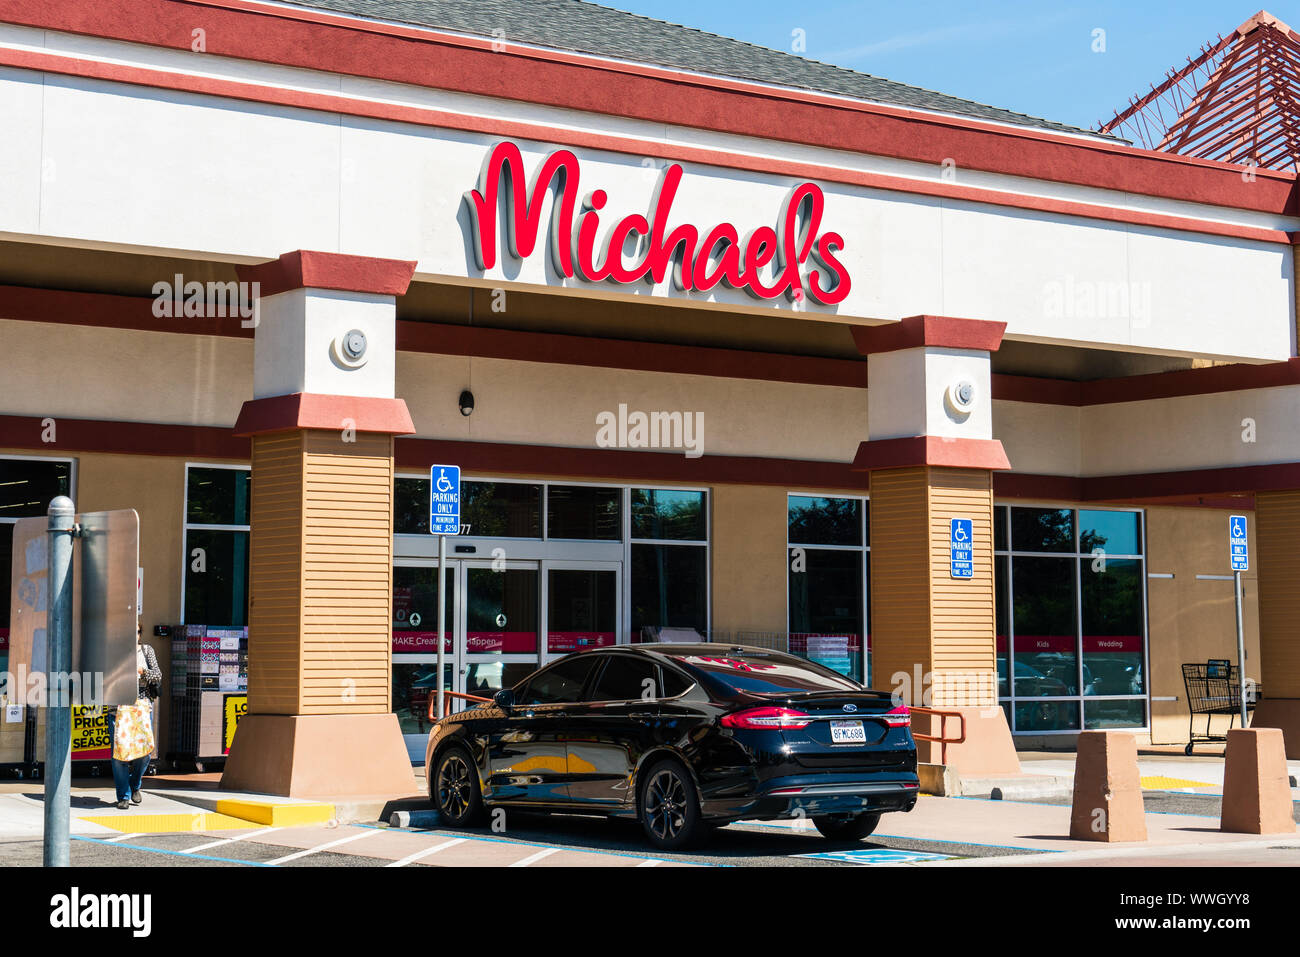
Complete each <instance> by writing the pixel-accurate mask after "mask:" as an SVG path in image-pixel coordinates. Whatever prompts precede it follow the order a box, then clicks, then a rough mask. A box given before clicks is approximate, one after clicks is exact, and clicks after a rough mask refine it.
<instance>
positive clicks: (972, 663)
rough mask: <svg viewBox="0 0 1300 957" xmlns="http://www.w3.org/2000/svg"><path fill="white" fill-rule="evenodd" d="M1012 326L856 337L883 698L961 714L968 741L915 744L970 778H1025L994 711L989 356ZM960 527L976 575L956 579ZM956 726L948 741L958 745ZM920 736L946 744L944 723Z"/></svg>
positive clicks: (861, 332) (1001, 717)
mask: <svg viewBox="0 0 1300 957" xmlns="http://www.w3.org/2000/svg"><path fill="white" fill-rule="evenodd" d="M1004 329H1005V324H1003V323H995V322H984V321H979V320H972V319H952V318H942V317H934V316H914V317H911V318H909V319H904V320H902V321H901V322H898V323H892V324H890V325H887V326H872V327H858V328H857V329H855V330H854V335H855V339H856V340H857V344H858V348H859V350H860V351H861V352H862V353H863V354H865V355H866V356H867V357H868V360H867V362H868V369H867V383H868V391H867V401H868V403H869V411H868V428H869V430H870V438H869V440H868V441H866V442H863V443H862V444H861V445H860V446H859V448H858V454H857V457H856V458H855V460H854V468H856V469H861V470H866V471H869V472H870V473H871V484H870V488H871V643H872V669H873V674H874V675H875V684H876V687H878V688H881V689H886V688H887V689H889V690H892V691H896V692H898V693H900V695H901V696H902V697H903V698H904V700H905V701H906V702H907V703H909V704H911V705H923V706H926V707H930V708H936V709H941V710H945V711H956V712H959V713H960V714H961V715H962V716H963V717H964V719H965V727H966V740H965V742H963V743H961V744H950V745H948V746H947V747H946V748H944V747H943V746H941V745H940V744H939V743H937V742H934V743H931V742H922V741H918V742H917V748H918V759H919V760H920V761H921V763H924V764H945V765H946V766H947V767H950V768H953V769H954V770H956V771H958V772H959V773H962V774H965V775H968V776H980V775H1000V774H1016V773H1019V771H1020V762H1019V759H1018V758H1017V757H1016V753H1015V746H1014V744H1013V743H1012V739H1011V732H1010V728H1009V727H1008V725H1007V721H1006V716H1005V714H1004V713H1003V711H1002V708H1001V707H1000V706H999V705H998V701H997V672H996V657H995V655H996V651H995V613H994V587H993V564H994V563H993V470H995V469H1005V468H1009V467H1010V466H1009V463H1008V462H1007V458H1006V453H1005V452H1004V451H1003V449H1002V443H1001V442H998V441H997V440H995V439H993V438H992V437H991V434H992V400H991V394H990V381H991V379H990V373H989V354H990V353H991V352H992V351H993V350H995V349H997V347H998V345H999V343H1000V342H1001V338H1002V332H1003V330H1004ZM954 519H961V520H969V521H970V523H971V570H970V575H969V576H968V577H966V576H961V577H954V575H953V573H952V554H951V535H952V521H953V520H954ZM959 727H960V724H959V722H958V721H956V720H954V719H951V718H950V719H948V721H947V722H946V733H947V735H948V736H949V737H956V736H957V730H958V728H959ZM913 728H914V730H916V731H919V732H921V733H930V734H933V735H935V736H939V735H940V730H941V725H940V720H939V719H938V718H937V717H935V718H930V717H928V716H923V715H918V716H916V718H914V720H913Z"/></svg>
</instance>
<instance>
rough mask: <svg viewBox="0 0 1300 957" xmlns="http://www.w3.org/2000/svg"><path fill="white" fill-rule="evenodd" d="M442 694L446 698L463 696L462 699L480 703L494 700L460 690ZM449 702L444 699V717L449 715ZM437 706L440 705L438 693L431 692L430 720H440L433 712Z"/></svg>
mask: <svg viewBox="0 0 1300 957" xmlns="http://www.w3.org/2000/svg"><path fill="white" fill-rule="evenodd" d="M442 694H443V698H445V699H450V698H461V699H462V700H465V701H475V702H477V703H479V704H486V703H487V702H489V701H491V700H492V699H491V698H482V697H480V696H478V695H476V694H461V692H459V691H443V693H442ZM448 703H449V702H448V701H444V702H443V706H442V707H443V715H442V716H443V717H444V718H445V717H447V704H448ZM437 707H438V695H437V694H436V693H435V694H430V695H429V711H428V714H429V720H430V721H437V720H439V719H438V718H437V717H435V716H434V713H433V712H434V711H435V710H436V709H437Z"/></svg>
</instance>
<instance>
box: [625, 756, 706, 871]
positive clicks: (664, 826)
mask: <svg viewBox="0 0 1300 957" xmlns="http://www.w3.org/2000/svg"><path fill="white" fill-rule="evenodd" d="M643 781H644V783H643V784H642V785H641V802H640V803H641V807H640V816H641V826H642V828H644V830H645V834H646V837H647V838H649V840H650V843H651V844H653V845H654V846H655V847H658V848H662V849H663V850H666V851H675V850H680V849H682V848H685V847H689V846H691V845H692V844H694V843H696V841H697V840H699V838H700V837H701V836H702V834H703V831H704V823H703V821H702V820H701V818H700V805H699V801H698V799H697V798H696V796H695V786H694V783H693V782H692V781H691V777H690V774H689V772H688V771H687V770H686V768H684V767H683V766H682V765H681V764H680V763H679V762H678V761H676V760H674V759H672V758H669V759H666V760H663V761H660V762H659V763H658V764H656V765H654V766H653V767H651V768H649V769H648V770H647V771H646V776H645V778H644V779H643Z"/></svg>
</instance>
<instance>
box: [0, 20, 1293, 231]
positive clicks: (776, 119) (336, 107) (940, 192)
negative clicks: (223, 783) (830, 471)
mask: <svg viewBox="0 0 1300 957" xmlns="http://www.w3.org/2000/svg"><path fill="white" fill-rule="evenodd" d="M64 2H70V0H64ZM140 2H143V0H140ZM15 22H17V21H15ZM235 29H238V28H235ZM188 30H189V28H188V27H187V28H186V33H185V38H186V39H185V41H184V43H183V44H181V45H182V46H185V47H188V45H189V42H190V40H189V32H188ZM73 32H86V31H84V30H83V31H76V30H74V31H73ZM96 35H101V34H96ZM102 35H109V34H102ZM113 36H116V35H115V34H114V35H113ZM120 38H121V39H127V40H136V41H137V42H149V41H148V40H139V39H138V38H134V37H120ZM155 45H160V46H168V47H174V46H176V45H177V44H175V43H157V44H155ZM406 52H407V53H408V54H409V53H410V51H406ZM486 55H487V56H490V57H492V58H493V61H494V62H493V63H492V64H490V65H485V66H484V69H487V70H489V71H490V72H497V71H499V70H500V68H501V65H502V62H503V61H508V60H509V59H510V57H509V56H508V55H506V54H502V53H488V54H486ZM516 56H517V57H519V56H522V53H520V52H519V51H516ZM247 58H248V59H262V58H259V57H256V56H249V57H247ZM270 62H282V61H279V60H271V61H270ZM376 62H377V61H376ZM0 65H6V66H13V67H18V68H24V69H32V70H44V71H47V72H52V73H61V74H67V75H72V76H82V77H94V78H98V79H105V80H111V81H115V82H123V83H134V84H138V85H143V86H153V87H158V88H162V89H169V90H185V91H189V92H195V93H202V94H207V95H213V96H224V97H229V98H233V99H241V100H247V101H251V102H258V103H273V104H278V105H283V106H292V107H299V108H303V109H314V110H321V111H326V112H333V113H341V114H345V115H353V116H362V117H368V118H379V119H388V120H393V121H396V122H406V123H413V124H420V125H426V126H436V127H446V128H450V129H460V130H470V131H479V132H487V133H489V134H491V135H497V136H517V137H524V138H528V139H534V140H540V141H542V142H554V143H565V144H567V145H571V146H587V147H590V148H593V149H604V150H610V151H614V152H621V153H627V154H631V155H638V156H647V155H649V156H658V157H662V158H665V159H675V160H679V161H685V162H699V163H705V164H709V165H715V166H723V167H730V168H736V169H746V170H754V171H762V172H770V173H773V174H774V175H783V176H794V177H800V178H806V179H819V180H824V181H828V182H840V183H848V184H853V185H860V186H865V187H868V188H875V189H888V190H892V191H895V192H903V193H913V194H919V195H926V196H937V197H942V198H950V199H959V200H965V201H969V202H979V203H986V204H989V205H995V206H1003V207H1011V208H1022V209H1031V210H1036V211H1042V212H1049V213H1057V214H1061V215H1068V216H1079V217H1084V218H1090V219H1097V220H1101V221H1108V222H1123V223H1130V224H1134V225H1143V226H1151V227H1156V228H1165V229H1176V230H1181V231H1186V232H1195V233H1203V234H1207V235H1215V236H1228V237H1233V238H1239V239H1248V240H1253V241H1258V242H1270V243H1287V244H1289V243H1290V239H1289V237H1288V235H1287V233H1286V232H1285V231H1283V230H1274V229H1266V228H1260V227H1253V226H1242V225H1235V224H1227V223H1220V222H1217V221H1213V220H1201V219H1194V218H1190V217H1183V216H1172V215H1167V214H1162V213H1146V212H1137V211H1131V210H1122V209H1116V208H1111V207H1106V206H1101V205H1096V204H1091V203H1080V202H1073V201H1068V200H1056V199H1050V198H1042V197H1030V196H1017V195H1015V194H1010V193H1006V192H1002V191H998V190H990V189H981V188H977V187H970V186H958V185H956V184H952V183H935V182H927V181H921V180H915V179H908V178H905V177H897V176H889V175H885V174H874V173H860V172H854V171H847V170H838V169H835V168H833V167H821V166H817V165H815V164H808V163H789V162H783V161H775V160H763V159H759V158H757V157H745V156H740V155H737V154H732V153H727V152H723V151H717V150H708V149H694V148H686V147H678V148H673V147H668V146H666V145H664V144H662V143H655V142H652V141H647V140H637V139H633V138H624V137H615V136H608V135H604V134H589V133H577V132H573V131H566V130H561V129H555V128H551V127H545V126H541V125H539V124H532V123H526V122H515V121H504V120H489V119H482V118H476V117H466V116H462V115H460V114H455V113H448V112H443V111H438V110H426V109H422V108H418V107H404V106H395V105H391V104H382V103H366V102H364V101H359V100H356V99H353V98H350V97H344V96H337V95H332V94H319V93H312V92H308V91H299V90H278V89H275V88H273V87H269V86H265V85H260V84H251V83H242V82H238V81H228V80H221V79H215V78H211V77H197V76H191V75H188V74H179V73H175V72H170V71H161V70H154V69H149V68H144V67H131V66H121V65H116V64H109V63H104V62H102V61H95V60H82V59H78V58H74V57H66V56H61V55H57V54H47V53H37V52H28V51H15V50H0ZM299 65H304V66H306V67H307V68H313V67H312V65H311V64H299ZM316 68H321V69H330V70H333V69H335V67H333V66H332V65H326V66H319V67H316ZM597 72H599V71H597ZM418 73H419V78H418V79H414V80H412V79H402V78H396V81H397V82H415V83H419V84H420V85H425V86H428V85H430V84H429V82H428V80H427V78H426V77H427V70H425V69H421V70H419V71H418ZM358 75H363V76H367V75H370V74H369V73H365V72H362V73H360V74H358ZM526 82H527V84H529V85H530V86H529V89H530V92H531V91H533V89H535V88H538V87H537V79H536V77H531V76H530V77H528V78H527V81H526ZM590 82H591V83H592V84H595V86H596V87H599V86H600V83H601V81H600V80H591V81H590ZM663 85H664V84H660V86H663ZM447 88H452V89H460V87H458V86H451V87H447ZM591 92H592V91H591V90H588V91H586V93H588V94H589V93H591ZM695 92H696V93H700V92H702V91H699V90H697V91H695ZM704 92H707V94H709V95H715V96H716V95H727V96H730V95H731V94H725V93H724V92H723V91H719V90H716V89H706V91H704ZM483 95H492V96H507V95H508V94H507V93H503V92H502V90H501V89H499V87H498V85H497V84H493V89H492V90H491V91H487V92H484V93H483ZM657 95H658V96H659V97H660V98H663V97H665V96H667V97H668V98H670V99H671V95H670V94H668V93H667V92H666V91H661V92H660V93H658V94H657ZM514 98H516V99H518V98H519V97H514ZM589 98H590V96H584V99H589ZM744 99H745V103H744V104H743V105H740V104H727V105H725V106H721V105H720V106H718V107H713V108H711V109H712V110H714V111H716V110H719V109H731V110H733V111H739V112H740V113H742V114H743V113H746V112H747V111H748V110H749V109H750V107H752V106H753V105H754V104H753V102H752V99H753V97H752V96H747V97H745V98H744ZM764 99H771V95H766V96H765V97H764ZM625 104H626V101H624V105H625ZM786 106H787V107H788V106H789V104H786ZM571 108H575V109H581V108H583V107H581V106H574V105H571ZM873 109H874V108H873ZM817 110H818V114H815V115H813V116H810V117H809V118H808V122H809V124H811V125H804V126H802V127H801V125H800V124H798V123H794V122H792V121H791V119H790V117H789V116H785V115H784V114H781V113H780V111H779V109H778V110H777V112H776V113H775V114H774V115H773V116H772V117H771V118H770V121H769V122H768V123H767V124H766V125H765V126H764V127H763V128H762V129H761V130H754V129H748V128H746V127H745V124H744V123H739V124H736V123H733V124H729V125H728V127H727V128H726V129H725V131H726V132H737V133H741V134H743V135H751V136H761V137H766V138H768V139H772V140H777V141H790V140H792V139H797V138H796V137H792V135H791V132H790V131H791V130H798V129H801V128H826V127H828V126H829V127H831V128H833V129H837V128H839V127H840V126H843V127H844V128H845V131H846V135H847V136H849V137H850V138H854V139H860V138H862V137H863V136H864V135H867V134H866V133H865V132H864V131H870V135H869V137H868V138H869V139H870V142H863V143H858V144H855V145H850V144H840V145H837V144H835V143H828V142H825V141H823V140H820V139H819V140H815V141H814V140H804V139H797V141H799V142H809V143H812V145H818V146H831V147H834V148H838V149H845V150H854V151H857V152H861V153H866V154H875V155H882V156H900V157H903V158H909V159H920V160H923V161H926V162H934V163H935V164H939V163H940V162H942V161H950V160H953V158H954V156H955V155H956V154H957V153H958V152H962V151H961V150H958V149H956V148H955V147H956V144H953V148H948V149H944V148H942V143H943V142H944V140H945V138H946V137H945V134H961V138H962V139H963V141H969V142H966V143H965V147H964V150H965V152H968V153H969V155H968V156H966V158H965V161H963V162H959V163H958V165H960V166H962V167H965V168H973V169H987V170H991V171H994V172H1001V173H1006V174H1008V175H1018V176H1024V177H1027V178H1031V179H1037V180H1047V181H1060V182H1070V183H1081V184H1083V185H1090V186H1096V187H1098V188H1102V189H1116V190H1125V191H1128V192H1135V193H1142V194H1147V195H1152V196H1161V197H1168V198H1175V199H1184V200H1187V201H1190V202H1200V203H1206V204H1211V205H1220V206H1227V207H1234V208H1243V209H1258V210H1261V211H1267V212H1289V211H1291V209H1292V207H1291V206H1290V205H1289V204H1290V203H1291V199H1290V196H1291V191H1292V186H1293V180H1292V179H1290V178H1286V179H1284V180H1282V181H1280V182H1277V183H1272V184H1269V183H1264V184H1261V183H1260V182H1258V181H1257V182H1256V183H1254V184H1252V186H1253V187H1255V188H1256V191H1251V190H1246V191H1244V192H1241V193H1240V194H1238V192H1237V190H1236V189H1229V188H1228V186H1229V183H1230V182H1231V181H1234V180H1235V181H1237V183H1238V184H1239V183H1240V170H1238V169H1236V168H1235V167H1230V166H1227V165H1226V164H1213V163H1210V164H1205V163H1204V161H1191V162H1192V164H1193V165H1196V166H1200V165H1206V167H1207V168H1197V169H1194V170H1192V171H1191V172H1193V173H1196V174H1205V173H1214V174H1216V175H1218V176H1219V177H1224V176H1226V177H1228V178H1227V179H1220V180H1218V181H1216V185H1215V187H1214V188H1213V189H1202V188H1200V184H1198V185H1197V188H1196V189H1195V190H1193V191H1192V192H1193V193H1194V195H1189V194H1188V191H1187V190H1179V189H1170V188H1169V184H1170V183H1171V182H1174V181H1178V182H1180V183H1181V181H1182V178H1181V177H1178V176H1170V175H1169V170H1168V169H1167V168H1160V169H1151V170H1145V171H1143V175H1142V176H1140V177H1118V178H1117V177H1115V176H1114V175H1113V172H1114V170H1113V169H1112V168H1113V167H1115V166H1116V165H1122V164H1123V163H1124V161H1125V159H1126V158H1127V159H1132V158H1133V157H1124V156H1114V155H1088V154H1086V153H1084V154H1080V153H1079V152H1076V151H1079V150H1089V149H1096V148H1097V146H1096V145H1094V144H1088V143H1082V142H1075V141H1073V140H1070V139H1064V140H1062V139H1057V140H1051V138H1050V137H1049V138H1047V139H1048V140H1049V142H1046V143H1040V144H1038V145H1040V146H1049V147H1051V149H1052V151H1053V152H1052V158H1051V159H1047V158H1044V160H1043V162H1041V163H1031V164H1024V163H1022V162H1021V155H1020V154H1021V153H1023V152H1024V151H1025V150H1026V148H1027V147H1028V146H1031V145H1033V144H1032V143H1030V144H1026V143H1023V142H1011V143H1007V142H1003V140H1004V139H1006V138H1008V137H1010V138H1011V139H1013V140H1014V139H1016V138H1018V137H1022V136H1029V134H1026V133H1025V132H1024V131H1022V130H1018V129H1011V130H1002V129H999V128H991V129H985V128H982V127H980V126H979V125H978V124H964V123H962V122H961V121H952V122H938V121H937V120H946V119H947V118H936V117H933V116H930V115H928V114H909V113H908V112H907V111H905V110H893V111H892V112H893V113H896V114H899V115H900V117H902V118H905V120H900V122H904V123H905V128H903V129H899V130H897V131H896V135H895V137H894V138H893V139H888V138H884V139H881V140H879V141H878V140H877V139H876V138H875V133H876V132H877V127H878V126H881V127H883V126H886V125H888V122H887V120H886V117H887V116H888V111H886V113H885V114H883V115H882V116H881V117H879V118H878V119H879V120H880V121H881V122H880V123H863V122H862V121H861V117H860V116H859V115H858V114H860V113H861V112H863V111H864V110H866V108H865V107H859V106H858V105H856V104H851V103H849V104H844V103H836V104H835V105H833V106H827V107H818V108H817ZM828 111H833V112H834V114H836V115H835V116H823V115H820V114H822V113H826V112H828ZM866 111H867V112H871V110H866ZM613 112H615V113H617V114H619V115H624V112H623V110H622V109H619V110H613ZM705 115H706V116H707V117H708V118H709V120H710V122H702V123H689V122H686V121H684V120H682V119H681V118H680V117H676V118H675V117H672V116H659V117H657V118H656V121H657V122H675V123H678V124H679V125H694V126H703V127H704V128H710V129H712V128H719V129H721V128H722V127H718V126H716V123H715V122H714V117H715V115H716V113H706V114H705ZM732 127H737V128H732ZM918 127H925V128H924V129H918ZM930 127H934V128H930ZM967 127H969V128H967ZM1029 138H1030V139H1031V140H1032V139H1034V138H1035V137H1033V136H1029ZM990 139H992V140H993V142H990ZM904 142H907V143H913V144H914V145H913V148H912V149H900V148H898V145H897V144H899V143H904ZM1100 145H1101V147H1102V148H1103V149H1111V150H1117V149H1126V148H1117V147H1106V146H1105V144H1100ZM1061 151H1069V152H1065V153H1062V152H1061ZM1030 152H1033V151H1032V150H1030ZM1131 152H1133V153H1135V154H1142V155H1141V156H1140V159H1141V161H1142V162H1146V163H1156V164H1159V163H1167V162H1171V161H1177V162H1184V163H1185V162H1188V161H1187V158H1186V157H1180V156H1177V157H1176V156H1174V155H1173V154H1162V153H1152V154H1149V155H1146V154H1145V151H1131ZM1058 153H1060V154H1061V155H1059V156H1058V155H1056V154H1058ZM999 158H1005V160H1006V162H1001V161H998V160H999ZM990 159H992V160H994V161H992V162H990ZM1004 167H1005V168H1004ZM1080 169H1087V170H1089V174H1088V175H1087V176H1083V175H1081V174H1079V173H1077V172H1076V171H1077V170H1080ZM1061 171H1066V172H1067V173H1069V174H1071V175H1060V172H1061ZM1256 175H1257V176H1259V175H1260V174H1259V173H1257V174H1256ZM1289 175H1290V174H1282V173H1278V174H1277V176H1278V177H1279V178H1284V177H1289ZM1098 178H1101V179H1103V180H1105V179H1112V180H1113V179H1120V180H1122V181H1123V182H1109V181H1102V182H1096V181H1095V180H1097V179H1098ZM1126 184H1127V185H1126ZM1269 185H1272V186H1275V187H1277V188H1276V189H1273V190H1269V189H1266V188H1264V187H1265V186H1269ZM1202 193H1203V194H1204V195H1202ZM1262 197H1267V198H1268V202H1266V203H1264V204H1260V203H1258V202H1257V200H1259V199H1260V198H1262Z"/></svg>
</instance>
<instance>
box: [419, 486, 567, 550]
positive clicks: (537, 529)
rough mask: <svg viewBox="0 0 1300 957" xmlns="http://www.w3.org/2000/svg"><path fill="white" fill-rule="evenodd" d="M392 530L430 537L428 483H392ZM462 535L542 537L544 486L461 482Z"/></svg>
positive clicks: (480, 536)
mask: <svg viewBox="0 0 1300 957" xmlns="http://www.w3.org/2000/svg"><path fill="white" fill-rule="evenodd" d="M393 502H394V504H393V531H394V532H396V533H397V534H399V535H428V534H429V480H428V479H427V478H398V479H397V480H396V481H395V482H394V483H393ZM460 524H461V533H462V534H464V535H469V536H472V537H474V538H541V537H542V485H541V484H540V483H535V482H483V481H468V480H467V481H462V482H461V496H460Z"/></svg>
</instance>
